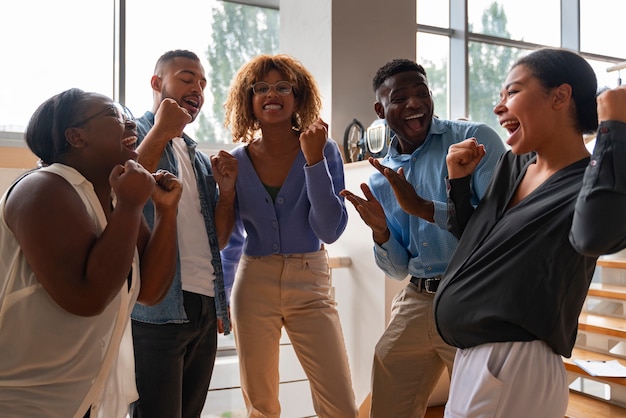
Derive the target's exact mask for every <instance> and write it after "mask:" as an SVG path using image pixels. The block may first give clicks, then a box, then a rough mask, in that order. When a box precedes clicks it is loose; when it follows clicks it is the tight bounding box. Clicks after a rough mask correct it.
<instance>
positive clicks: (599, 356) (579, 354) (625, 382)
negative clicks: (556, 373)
mask: <svg viewBox="0 0 626 418" xmlns="http://www.w3.org/2000/svg"><path fill="white" fill-rule="evenodd" d="M575 359H580V360H600V361H611V360H617V361H619V362H620V363H621V364H622V365H624V366H626V361H624V360H622V359H618V358H616V357H614V356H611V355H609V354H603V353H597V352H595V351H589V350H584V349H581V348H578V347H574V350H573V351H572V357H571V358H565V357H564V358H563V364H564V365H565V370H568V371H570V372H574V373H577V374H581V375H584V376H589V374H588V373H587V372H586V371H584V370H583V369H581V368H580V367H579V366H578V365H577V364H576V363H574V360H575ZM590 378H592V379H594V380H599V381H605V382H607V383H613V384H619V385H622V386H626V378H624V377H601V376H590Z"/></svg>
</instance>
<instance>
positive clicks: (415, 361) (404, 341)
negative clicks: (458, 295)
mask: <svg viewBox="0 0 626 418" xmlns="http://www.w3.org/2000/svg"><path fill="white" fill-rule="evenodd" d="M433 300H434V295H433V294H428V293H421V292H419V291H418V290H417V287H416V286H415V285H414V284H412V283H409V284H408V285H407V286H406V287H405V288H404V289H402V290H401V291H400V292H399V293H398V294H397V295H396V296H395V298H394V300H393V302H392V305H391V319H390V321H389V324H388V325H387V328H386V329H385V332H384V333H383V335H382V337H381V338H380V339H379V341H378V343H377V344H376V349H375V352H374V365H373V368H372V406H371V412H370V416H371V417H372V418H391V417H394V418H395V417H398V418H400V417H401V418H422V417H423V416H424V413H425V412H426V407H427V404H428V398H429V397H430V395H431V393H432V391H433V390H434V389H435V386H436V385H437V382H438V381H439V377H440V376H441V373H442V371H443V370H444V368H447V369H448V373H452V363H453V361H454V355H455V353H456V349H455V348H454V347H451V346H449V345H448V344H446V343H445V342H444V341H443V340H442V339H441V337H440V336H439V333H438V332H437V328H436V326H435V318H434V312H433Z"/></svg>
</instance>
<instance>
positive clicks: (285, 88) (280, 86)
mask: <svg viewBox="0 0 626 418" xmlns="http://www.w3.org/2000/svg"><path fill="white" fill-rule="evenodd" d="M271 89H274V90H275V91H276V93H278V94H280V95H281V96H287V95H288V94H289V93H291V91H292V90H293V86H292V85H291V83H290V82H288V81H279V82H278V83H276V84H269V83H266V82H265V81H259V82H258V83H254V84H253V85H252V92H253V93H254V94H256V95H259V96H264V95H266V94H268V93H269V92H270V90H271Z"/></svg>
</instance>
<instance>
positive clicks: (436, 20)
mask: <svg viewBox="0 0 626 418" xmlns="http://www.w3.org/2000/svg"><path fill="white" fill-rule="evenodd" d="M416 7H417V13H416V14H417V23H419V24H422V25H429V26H439V27H441V28H449V27H450V1H449V0H438V1H432V0H417V4H416Z"/></svg>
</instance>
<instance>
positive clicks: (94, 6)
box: [0, 0, 114, 132]
mask: <svg viewBox="0 0 626 418" xmlns="http://www.w3.org/2000/svg"><path fill="white" fill-rule="evenodd" d="M0 16H2V17H3V19H2V24H1V25H0V39H2V40H3V42H1V43H0V56H2V57H4V58H3V63H2V65H0V79H1V80H3V83H1V84H0V131H13V132H23V131H24V130H25V129H26V125H27V124H28V120H29V119H30V116H31V115H32V114H33V112H34V111H35V109H36V108H37V106H39V105H40V104H41V103H42V102H43V101H44V100H46V99H48V98H49V97H51V96H53V95H54V94H56V93H59V92H61V91H63V90H66V89H69V88H72V87H78V88H81V89H83V90H87V91H95V92H98V93H102V94H106V95H107V96H109V97H113V73H114V70H113V17H114V13H113V2H111V1H110V0H93V1H88V2H87V1H84V0H58V1H37V2H34V1H3V2H0Z"/></svg>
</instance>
